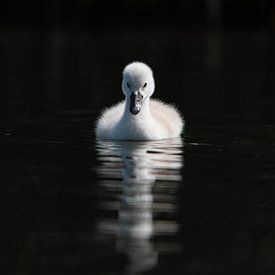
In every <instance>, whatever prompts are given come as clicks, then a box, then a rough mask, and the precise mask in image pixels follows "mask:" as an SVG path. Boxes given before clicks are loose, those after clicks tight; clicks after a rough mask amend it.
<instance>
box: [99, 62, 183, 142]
mask: <svg viewBox="0 0 275 275" xmlns="http://www.w3.org/2000/svg"><path fill="white" fill-rule="evenodd" d="M154 89H155V83H154V78H153V72H152V70H151V69H150V68H149V67H148V66H147V65H146V64H144V63H141V62H133V63H130V64H129V65H127V66H126V67H125V69H124V71H123V81H122V91H123V93H124V95H125V100H124V101H123V102H119V103H118V104H116V105H114V106H112V107H110V108H108V109H106V110H105V111H103V113H102V115H101V116H100V117H99V119H98V121H97V124H96V135H97V137H98V138H99V139H108V140H157V139H165V138H174V137H178V136H180V134H181V132H182V129H183V126H184V121H183V119H182V118H181V115H180V114H179V112H178V111H177V110H176V109H175V107H173V106H172V105H168V104H166V103H163V102H161V101H159V100H156V99H150V97H151V95H152V94H153V92H154Z"/></svg>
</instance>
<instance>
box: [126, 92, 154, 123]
mask: <svg viewBox="0 0 275 275" xmlns="http://www.w3.org/2000/svg"><path fill="white" fill-rule="evenodd" d="M125 101H126V103H125V109H124V113H123V116H122V117H123V118H124V119H131V120H139V119H143V118H144V119H145V118H146V119H148V118H149V117H151V112H150V104H149V102H150V98H149V97H148V98H146V99H145V100H144V101H143V102H142V106H141V110H140V112H139V113H138V114H137V115H133V114H132V113H131V112H130V98H127V97H126V98H125Z"/></svg>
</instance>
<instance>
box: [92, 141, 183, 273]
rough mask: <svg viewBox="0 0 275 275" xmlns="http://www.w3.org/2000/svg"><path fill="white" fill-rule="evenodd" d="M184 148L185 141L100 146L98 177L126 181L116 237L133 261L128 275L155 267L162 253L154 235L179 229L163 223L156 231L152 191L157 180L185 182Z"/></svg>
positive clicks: (101, 142) (128, 268)
mask: <svg viewBox="0 0 275 275" xmlns="http://www.w3.org/2000/svg"><path fill="white" fill-rule="evenodd" d="M182 148H183V142H182V140H181V139H169V140H168V139H167V140H162V141H154V142H110V141H98V143H97V149H98V160H99V161H100V166H99V167H98V175H99V176H100V177H101V178H105V179H117V178H121V180H122V183H121V186H122V196H121V202H120V207H119V213H118V228H117V230H116V233H117V250H118V251H119V252H122V253H125V254H126V255H127V256H128V258H129V265H128V266H127V272H126V274H137V273H139V272H141V271H145V270H149V269H151V268H152V267H153V266H155V265H156V264H157V258H158V252H157V251H156V250H155V249H154V247H153V245H152V243H151V241H150V239H151V238H152V237H153V235H154V232H162V233H163V234H165V230H168V231H169V230H170V231H171V230H173V228H175V226H174V227H173V226H169V224H163V223H162V225H161V223H159V226H158V227H159V228H154V226H153V209H152V208H153V194H152V187H153V183H154V182H155V181H156V180H160V181H162V182H164V183H165V184H166V183H168V182H172V181H174V182H177V181H181V171H180V168H181V167H182V166H183V154H182ZM113 228H114V227H113ZM103 230H104V228H103ZM170 233H171V232H170Z"/></svg>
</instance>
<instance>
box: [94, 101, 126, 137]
mask: <svg viewBox="0 0 275 275" xmlns="http://www.w3.org/2000/svg"><path fill="white" fill-rule="evenodd" d="M124 104H125V102H124V101H122V102H119V103H117V104H116V105H113V106H112V107H110V108H106V109H105V110H103V112H102V114H101V116H100V117H99V119H98V120H97V123H96V135H97V137H98V138H101V139H109V138H110V131H111V130H112V129H113V127H114V125H116V123H117V122H118V121H119V119H120V118H121V116H122V114H123V110H124Z"/></svg>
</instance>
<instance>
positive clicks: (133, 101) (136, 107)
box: [130, 92, 142, 115]
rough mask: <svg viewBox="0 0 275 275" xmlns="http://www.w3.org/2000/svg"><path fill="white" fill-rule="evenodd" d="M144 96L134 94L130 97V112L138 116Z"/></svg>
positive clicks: (137, 93)
mask: <svg viewBox="0 0 275 275" xmlns="http://www.w3.org/2000/svg"><path fill="white" fill-rule="evenodd" d="M141 104H142V95H141V94H140V93H139V92H135V93H132V94H131V96H130V112H131V113H132V114H133V115H137V114H138V113H139V112H140V110H141Z"/></svg>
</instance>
